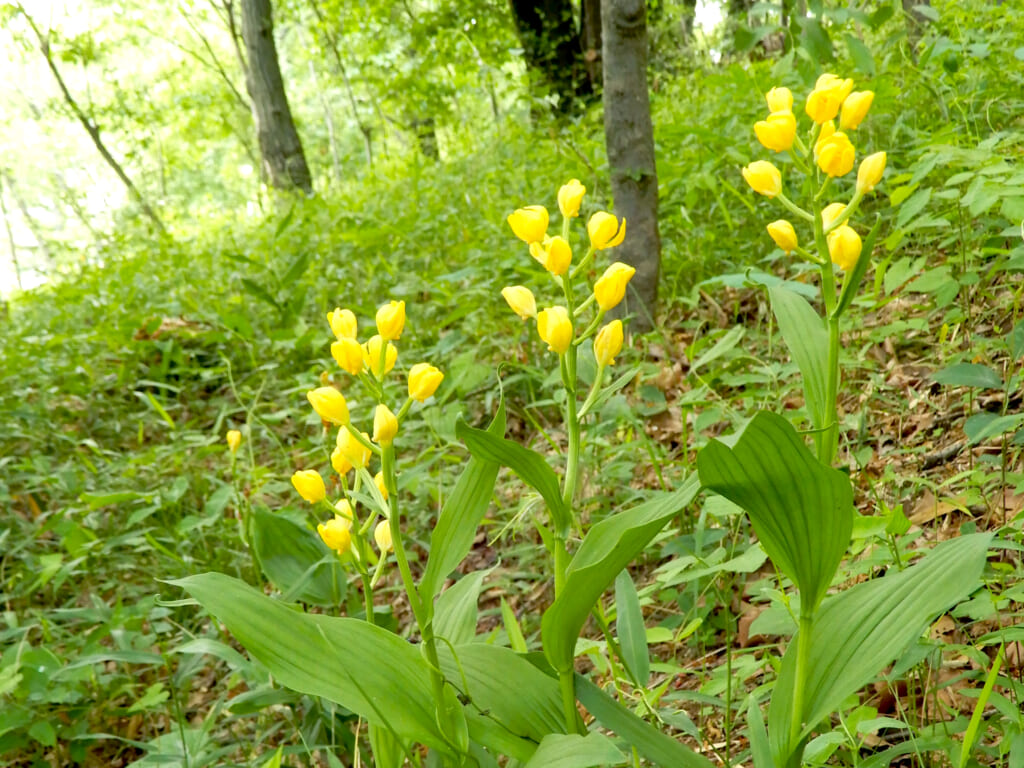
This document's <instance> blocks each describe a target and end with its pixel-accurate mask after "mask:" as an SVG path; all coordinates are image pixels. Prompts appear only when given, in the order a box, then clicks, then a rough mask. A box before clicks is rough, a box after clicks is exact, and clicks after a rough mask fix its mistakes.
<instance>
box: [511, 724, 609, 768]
mask: <svg viewBox="0 0 1024 768" xmlns="http://www.w3.org/2000/svg"><path fill="white" fill-rule="evenodd" d="M624 760H625V757H624V756H623V754H622V753H621V752H620V751H619V750H618V749H617V748H616V746H615V745H614V744H612V742H611V739H609V738H608V737H607V736H605V735H604V734H601V733H597V732H596V731H595V732H593V733H588V734H587V735H586V736H580V735H579V734H577V733H573V734H564V733H551V734H548V735H547V736H545V737H544V740H543V741H542V742H541V743H540V746H538V747H537V751H536V752H534V753H533V757H532V758H531V759H530V762H528V763H527V764H526V768H591V767H592V766H596V765H617V764H619V763H622V762H623V761H624Z"/></svg>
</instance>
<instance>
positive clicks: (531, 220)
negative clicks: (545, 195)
mask: <svg viewBox="0 0 1024 768" xmlns="http://www.w3.org/2000/svg"><path fill="white" fill-rule="evenodd" d="M508 225H509V226H510V227H512V232H513V233H515V236H516V237H518V238H519V239H520V240H522V241H523V242H526V243H537V242H540V241H541V240H543V239H544V236H545V235H546V234H547V233H548V209H547V208H545V207H544V206H543V205H528V206H526V207H525V208H517V209H516V210H515V211H513V212H512V213H510V214H509V216H508Z"/></svg>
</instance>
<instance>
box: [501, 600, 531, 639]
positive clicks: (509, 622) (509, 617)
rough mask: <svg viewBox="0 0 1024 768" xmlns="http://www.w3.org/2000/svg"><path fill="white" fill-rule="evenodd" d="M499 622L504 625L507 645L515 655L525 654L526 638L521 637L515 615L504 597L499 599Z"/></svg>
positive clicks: (521, 632)
mask: <svg viewBox="0 0 1024 768" xmlns="http://www.w3.org/2000/svg"><path fill="white" fill-rule="evenodd" d="M501 620H502V622H503V623H504V624H505V634H506V635H508V644H509V645H510V646H511V647H512V650H513V651H515V652H516V653H526V652H527V651H528V650H529V649H528V648H527V646H526V638H524V637H523V630H522V629H520V627H519V622H518V621H516V614H515V612H514V611H513V610H512V606H510V605H509V604H508V601H507V600H506V599H505V596H504V595H502V598H501Z"/></svg>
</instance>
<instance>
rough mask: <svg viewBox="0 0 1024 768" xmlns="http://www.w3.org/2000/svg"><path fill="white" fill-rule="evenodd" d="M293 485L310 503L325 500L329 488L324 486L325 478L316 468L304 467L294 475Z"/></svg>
mask: <svg viewBox="0 0 1024 768" xmlns="http://www.w3.org/2000/svg"><path fill="white" fill-rule="evenodd" d="M292 485H294V486H295V490H296V491H298V492H299V496H301V497H302V498H304V499H305V500H306V501H308V502H309V503H310V504H316V503H317V502H318V501H323V499H324V497H325V496H326V495H327V488H326V487H325V486H324V479H323V478H322V477H320V473H319V472H317V471H316V470H315V469H304V470H301V471H299V472H296V473H295V474H294V475H292Z"/></svg>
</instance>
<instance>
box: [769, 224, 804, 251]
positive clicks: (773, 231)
mask: <svg viewBox="0 0 1024 768" xmlns="http://www.w3.org/2000/svg"><path fill="white" fill-rule="evenodd" d="M768 234H769V235H771V238H772V240H774V241H775V244H776V245H777V246H779V248H781V249H782V250H783V251H784V252H786V253H792V252H793V251H794V250H796V247H797V245H799V241H798V240H797V238H796V230H795V229H793V225H792V224H790V223H789V222H788V221H786V220H785V219H779V220H778V221H773V222H772V223H771V224H769V225H768Z"/></svg>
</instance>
